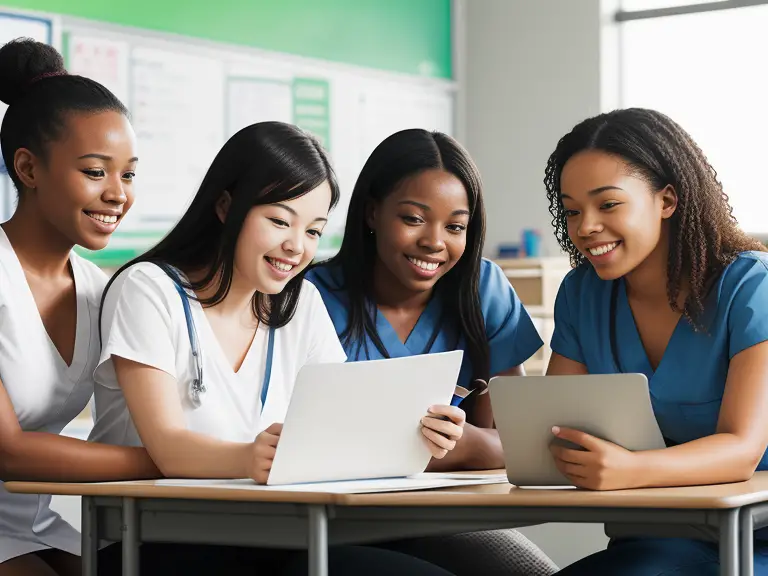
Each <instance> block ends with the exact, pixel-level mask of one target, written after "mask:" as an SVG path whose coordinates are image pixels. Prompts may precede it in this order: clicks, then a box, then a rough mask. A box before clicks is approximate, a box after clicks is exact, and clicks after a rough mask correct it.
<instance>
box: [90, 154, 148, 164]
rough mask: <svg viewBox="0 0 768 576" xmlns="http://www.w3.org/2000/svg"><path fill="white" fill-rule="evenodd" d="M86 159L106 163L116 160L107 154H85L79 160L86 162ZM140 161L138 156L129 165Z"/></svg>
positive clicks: (129, 161)
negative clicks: (94, 159)
mask: <svg viewBox="0 0 768 576" xmlns="http://www.w3.org/2000/svg"><path fill="white" fill-rule="evenodd" d="M86 158H96V160H104V162H111V161H112V160H114V158H112V156H107V155H106V154H83V155H82V156H80V158H78V160H85V159H86ZM138 161H139V159H138V158H137V157H136V156H134V157H133V158H131V159H130V160H128V163H129V164H130V163H131V162H138Z"/></svg>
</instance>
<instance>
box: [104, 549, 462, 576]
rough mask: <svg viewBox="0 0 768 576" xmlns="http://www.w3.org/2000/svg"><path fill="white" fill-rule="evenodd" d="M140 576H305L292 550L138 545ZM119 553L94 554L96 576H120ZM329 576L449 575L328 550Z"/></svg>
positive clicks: (388, 554) (410, 561)
mask: <svg viewBox="0 0 768 576" xmlns="http://www.w3.org/2000/svg"><path fill="white" fill-rule="evenodd" d="M139 557H140V574H141V576H170V575H175V574H179V575H180V576H182V575H183V576H208V575H211V576H219V575H226V576H240V575H244V576H246V575H247V576H305V575H306V574H307V573H308V564H307V553H306V552H305V551H295V550H273V549H265V548H241V547H237V546H204V545H196V544H154V543H151V544H142V545H141V547H140V556H139ZM121 561H122V548H121V545H120V543H117V544H112V545H110V546H107V547H106V548H103V549H102V550H100V551H99V576H120V574H121ZM328 572H329V575H330V576H360V575H365V576H391V575H393V574H408V575H413V576H452V575H451V573H450V572H447V571H445V570H443V569H442V568H438V567H437V566H435V565H433V564H429V563H428V562H425V561H424V560H419V559H418V558H414V557H413V556H408V555H407V554H402V553H399V552H394V551H391V550H384V549H381V548H373V547H368V546H332V547H330V548H329V550H328Z"/></svg>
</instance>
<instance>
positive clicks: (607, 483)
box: [549, 426, 640, 490]
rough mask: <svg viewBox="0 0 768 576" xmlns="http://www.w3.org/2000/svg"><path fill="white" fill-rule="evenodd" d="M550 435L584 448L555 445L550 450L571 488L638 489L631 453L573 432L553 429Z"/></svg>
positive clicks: (575, 431)
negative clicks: (570, 483)
mask: <svg viewBox="0 0 768 576" xmlns="http://www.w3.org/2000/svg"><path fill="white" fill-rule="evenodd" d="M552 433H553V434H554V435H555V437H556V438H560V439H562V440H567V441H569V442H572V443H574V444H577V445H579V446H581V447H582V448H584V449H583V450H578V449H572V448H566V447H565V446H560V445H557V444H555V443H553V444H550V446H549V450H550V452H551V453H552V456H554V458H555V466H557V469H558V470H560V472H561V473H562V474H563V475H564V476H565V477H566V478H568V479H569V480H570V481H571V482H573V485H574V486H578V487H579V488H587V489H589V490H621V489H626V488H636V487H638V486H640V484H639V483H638V478H639V475H638V467H637V455H636V454H635V453H634V452H631V451H629V450H626V449H625V448H622V447H621V446H618V445H616V444H614V443H612V442H608V441H607V440H601V439H600V438H597V437H595V436H592V435H590V434H587V433H586V432H581V431H579V430H574V429H572V428H560V427H559V426H553V427H552Z"/></svg>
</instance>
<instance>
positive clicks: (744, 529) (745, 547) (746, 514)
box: [739, 507, 755, 576]
mask: <svg viewBox="0 0 768 576" xmlns="http://www.w3.org/2000/svg"><path fill="white" fill-rule="evenodd" d="M739 524H740V525H741V526H740V528H741V530H740V532H741V534H740V535H739V538H740V541H739V542H740V547H741V560H740V568H741V576H754V573H755V556H754V552H755V551H754V540H755V526H754V522H753V518H752V509H751V508H750V507H746V508H742V509H741V512H739Z"/></svg>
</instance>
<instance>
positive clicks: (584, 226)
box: [577, 210, 603, 237]
mask: <svg viewBox="0 0 768 576" xmlns="http://www.w3.org/2000/svg"><path fill="white" fill-rule="evenodd" d="M602 231H603V223H602V222H601V220H600V214H599V212H596V211H593V210H584V211H583V212H582V213H581V214H580V220H579V225H578V229H577V233H578V234H579V236H582V237H586V236H590V235H592V234H597V233H598V232H602Z"/></svg>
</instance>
